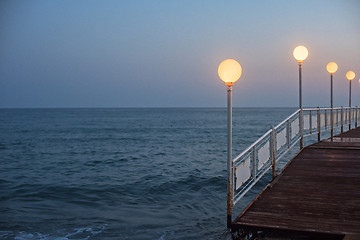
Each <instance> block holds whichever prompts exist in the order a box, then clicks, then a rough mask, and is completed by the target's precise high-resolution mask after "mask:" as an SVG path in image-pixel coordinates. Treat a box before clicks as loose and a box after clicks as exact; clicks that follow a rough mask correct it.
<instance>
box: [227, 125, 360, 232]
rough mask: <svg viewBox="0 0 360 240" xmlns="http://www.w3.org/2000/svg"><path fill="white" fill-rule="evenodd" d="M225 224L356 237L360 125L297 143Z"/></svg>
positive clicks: (359, 224) (359, 212) (358, 229)
mask: <svg viewBox="0 0 360 240" xmlns="http://www.w3.org/2000/svg"><path fill="white" fill-rule="evenodd" d="M231 228H232V230H233V231H237V230H239V229H242V230H245V231H265V232H270V233H273V232H276V233H279V234H304V235H307V236H317V237H315V239H327V238H328V239H330V238H332V237H334V238H335V239H360V128H359V127H358V128H355V129H353V130H350V131H348V132H345V133H342V134H340V135H337V136H335V137H334V138H333V140H332V141H331V140H330V139H326V140H323V141H321V142H318V143H315V144H312V145H310V146H308V147H305V148H304V149H302V150H301V151H300V152H299V153H298V155H297V156H295V157H294V158H293V159H292V160H291V161H290V162H289V164H288V165H287V166H286V167H285V168H284V169H283V170H282V172H281V173H280V174H279V175H278V176H277V177H276V178H275V179H274V181H273V182H271V183H270V184H269V185H268V187H266V188H265V189H264V191H262V192H261V193H260V194H259V195H258V196H257V197H256V199H255V200H254V201H253V202H252V203H251V204H250V205H249V206H248V207H247V208H246V209H245V210H244V211H243V212H242V213H241V214H240V215H239V216H238V217H237V218H236V219H235V220H234V221H233V222H232V224H231ZM324 236H327V237H324Z"/></svg>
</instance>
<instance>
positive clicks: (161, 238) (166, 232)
mask: <svg viewBox="0 0 360 240" xmlns="http://www.w3.org/2000/svg"><path fill="white" fill-rule="evenodd" d="M168 235H170V236H173V235H174V232H173V231H169V230H167V231H163V232H162V235H161V237H160V238H159V239H158V240H165V239H166V236H168Z"/></svg>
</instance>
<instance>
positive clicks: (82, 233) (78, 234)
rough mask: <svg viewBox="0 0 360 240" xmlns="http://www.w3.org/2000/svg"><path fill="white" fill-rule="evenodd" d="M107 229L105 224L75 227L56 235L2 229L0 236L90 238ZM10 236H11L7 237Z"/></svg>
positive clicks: (50, 239) (25, 239) (39, 239)
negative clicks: (93, 226)
mask: <svg viewBox="0 0 360 240" xmlns="http://www.w3.org/2000/svg"><path fill="white" fill-rule="evenodd" d="M104 230H105V225H104V226H100V227H95V228H92V227H83V228H75V229H73V230H72V231H71V232H70V233H64V236H54V235H53V234H43V233H39V232H34V233H29V232H23V231H22V232H17V233H14V232H12V231H2V232H1V233H0V236H3V237H5V238H4V239H10V237H11V236H13V237H14V238H13V239H15V240H35V239H36V240H89V239H92V237H94V236H96V235H98V234H100V233H101V232H103V231H104ZM7 237H9V238H7Z"/></svg>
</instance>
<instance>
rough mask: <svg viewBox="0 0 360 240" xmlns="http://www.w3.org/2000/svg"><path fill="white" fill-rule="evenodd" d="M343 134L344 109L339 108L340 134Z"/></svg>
mask: <svg viewBox="0 0 360 240" xmlns="http://www.w3.org/2000/svg"><path fill="white" fill-rule="evenodd" d="M343 132H344V107H343V106H341V133H343Z"/></svg>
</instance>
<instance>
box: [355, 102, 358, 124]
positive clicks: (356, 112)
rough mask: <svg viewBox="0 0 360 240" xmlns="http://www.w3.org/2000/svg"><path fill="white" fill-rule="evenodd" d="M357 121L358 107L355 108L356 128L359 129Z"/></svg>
mask: <svg viewBox="0 0 360 240" xmlns="http://www.w3.org/2000/svg"><path fill="white" fill-rule="evenodd" d="M357 121H358V106H356V108H355V128H357Z"/></svg>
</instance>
